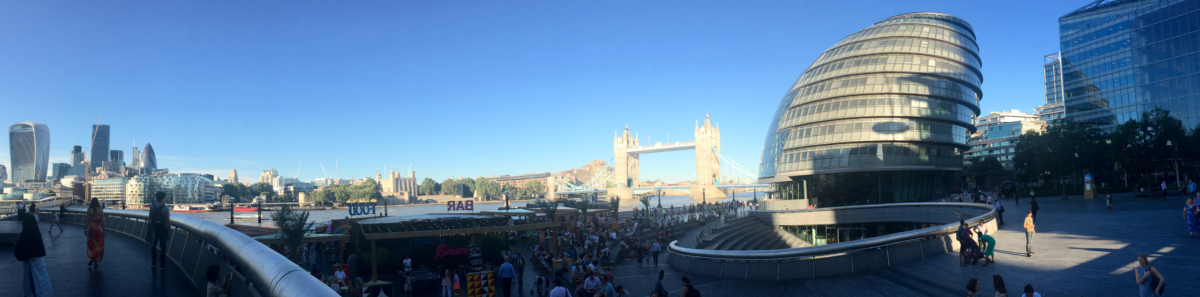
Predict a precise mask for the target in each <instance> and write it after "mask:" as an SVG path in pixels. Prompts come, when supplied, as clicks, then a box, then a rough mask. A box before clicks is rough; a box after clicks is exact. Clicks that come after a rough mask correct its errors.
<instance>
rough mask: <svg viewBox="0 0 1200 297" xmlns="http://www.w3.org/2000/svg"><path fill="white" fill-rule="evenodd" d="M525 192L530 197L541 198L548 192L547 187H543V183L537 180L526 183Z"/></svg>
mask: <svg viewBox="0 0 1200 297" xmlns="http://www.w3.org/2000/svg"><path fill="white" fill-rule="evenodd" d="M524 192H525V194H528V195H530V196H534V197H541V195H542V194H543V193H545V192H546V185H543V184H542V182H539V181H538V180H536V179H535V180H531V181H528V182H525V186H524Z"/></svg>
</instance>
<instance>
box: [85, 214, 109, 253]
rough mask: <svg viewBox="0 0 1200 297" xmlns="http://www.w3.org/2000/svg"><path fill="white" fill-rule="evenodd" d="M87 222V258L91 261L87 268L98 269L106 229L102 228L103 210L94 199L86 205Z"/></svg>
mask: <svg viewBox="0 0 1200 297" xmlns="http://www.w3.org/2000/svg"><path fill="white" fill-rule="evenodd" d="M87 221H88V223H87V256H88V259H91V260H89V261H88V267H95V268H100V261H101V260H104V233H105V231H107V230H108V229H106V228H104V209H103V208H100V201H99V200H96V198H92V203H91V204H90V205H88V210H87Z"/></svg>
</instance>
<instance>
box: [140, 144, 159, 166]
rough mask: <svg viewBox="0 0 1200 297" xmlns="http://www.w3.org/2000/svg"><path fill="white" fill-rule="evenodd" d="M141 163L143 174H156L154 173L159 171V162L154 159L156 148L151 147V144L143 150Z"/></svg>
mask: <svg viewBox="0 0 1200 297" xmlns="http://www.w3.org/2000/svg"><path fill="white" fill-rule="evenodd" d="M141 162H142V164H141V165H142V168H141V174H154V171H155V170H158V160H157V159H155V158H154V147H152V146H150V143H149V142H147V143H146V148H145V149H143V150H142V157H141Z"/></svg>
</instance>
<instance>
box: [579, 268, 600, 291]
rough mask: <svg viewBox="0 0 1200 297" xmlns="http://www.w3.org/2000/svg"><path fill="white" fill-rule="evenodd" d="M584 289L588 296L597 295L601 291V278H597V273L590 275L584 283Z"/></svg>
mask: <svg viewBox="0 0 1200 297" xmlns="http://www.w3.org/2000/svg"><path fill="white" fill-rule="evenodd" d="M583 289H584V290H586V291H587V292H588V294H596V292H599V291H600V278H598V277H596V274H595V273H589V274H588V278H587V279H586V280H584V281H583Z"/></svg>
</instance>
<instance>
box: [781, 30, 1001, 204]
mask: <svg viewBox="0 0 1200 297" xmlns="http://www.w3.org/2000/svg"><path fill="white" fill-rule="evenodd" d="M978 52H979V45H978V44H977V43H976V42H975V32H974V30H973V29H972V28H971V25H970V24H968V23H967V22H966V21H964V20H963V19H960V18H958V17H955V16H952V15H948V14H943V13H932V12H918V13H906V14H902V15H898V16H894V17H890V18H887V19H884V20H882V21H879V22H877V23H875V24H874V25H872V26H870V27H867V28H866V29H863V30H860V31H858V32H855V33H853V34H850V35H849V36H846V37H845V38H843V39H842V40H841V41H838V42H837V43H836V44H834V45H833V47H830V48H829V49H828V50H826V51H825V52H824V53H822V54H821V55H820V56H818V57H817V60H816V61H815V62H813V63H812V65H811V66H809V67H808V69H807V70H805V71H804V74H802V75H800V78H799V79H798V80H797V81H796V82H795V83H793V84H792V85H791V87H790V88H789V89H788V91H787V93H786V95H784V97H783V99H782V100H781V102H780V103H779V107H778V109H777V110H776V112H775V115H774V117H773V119H772V120H771V122H770V128H769V129H768V130H767V139H766V142H765V145H764V147H763V156H762V165H761V167H760V173H759V174H760V176H759V180H758V181H759V182H760V183H765V182H770V183H774V185H775V188H776V189H777V192H775V193H774V195H775V196H774V197H773V198H776V199H808V203H809V205H817V206H821V207H825V206H838V205H852V204H862V203H891V202H910V201H928V200H930V199H933V198H934V197H938V196H939V195H941V194H944V193H946V191H947V190H949V189H950V188H951V187H953V184H952V182H953V181H952V178H953V176H954V174H955V173H956V172H959V171H962V169H963V166H962V165H963V162H962V160H963V159H962V158H963V157H962V153H963V151H965V150H966V149H967V148H969V147H968V146H967V135H968V134H969V133H973V132H974V131H975V126H974V125H972V123H971V118H972V117H973V116H976V115H979V100H980V98H982V97H983V93H982V91H981V89H980V84H981V83H982V82H983V74H982V72H981V71H980V68H981V65H982V60H981V59H980V57H979V54H978ZM817 197H820V199H819V201H813V200H814V199H816V198H817Z"/></svg>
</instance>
